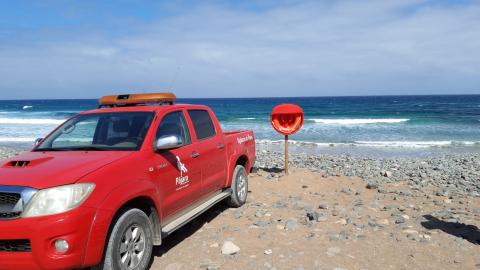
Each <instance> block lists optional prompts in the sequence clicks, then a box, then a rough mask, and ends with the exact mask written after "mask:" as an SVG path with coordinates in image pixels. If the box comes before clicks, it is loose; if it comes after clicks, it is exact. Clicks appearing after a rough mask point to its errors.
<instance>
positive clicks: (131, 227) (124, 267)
mask: <svg viewBox="0 0 480 270" xmlns="http://www.w3.org/2000/svg"><path fill="white" fill-rule="evenodd" d="M152 228H153V226H152V224H151V222H150V220H149V218H148V217H147V215H146V214H145V213H144V212H143V211H141V210H139V209H130V210H128V211H126V212H125V213H123V214H122V215H121V216H120V218H118V220H117V221H116V223H115V226H114V227H113V230H112V233H111V234H110V238H109V239H108V244H107V250H106V252H105V258H104V260H103V262H102V263H101V264H100V265H98V266H97V267H94V268H93V269H98V270H100V269H101V270H117V269H121V270H145V269H148V267H149V265H150V259H151V257H152V250H153V242H152V239H153V229H152Z"/></svg>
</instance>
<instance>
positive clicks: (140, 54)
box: [0, 0, 480, 98]
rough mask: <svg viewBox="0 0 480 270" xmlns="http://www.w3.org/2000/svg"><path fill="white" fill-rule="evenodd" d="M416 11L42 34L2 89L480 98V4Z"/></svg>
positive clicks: (331, 6)
mask: <svg viewBox="0 0 480 270" xmlns="http://www.w3.org/2000/svg"><path fill="white" fill-rule="evenodd" d="M423 2H424V1H415V0H411V1H341V2H330V1H325V2H318V1H315V2H307V3H304V4H296V5H292V4H290V5H285V6H280V7H277V8H273V9H270V10H267V11H261V12H259V11H252V10H245V9H229V8H226V7H219V6H200V7H197V8H195V9H193V10H188V11H184V12H183V13H180V14H178V15H176V16H170V17H165V18H159V19H158V20H156V21H154V22H152V23H149V24H142V25H139V26H138V27H137V28H136V31H135V32H134V34H132V31H128V32H129V34H123V35H114V36H112V35H110V34H109V32H108V30H109V29H101V28H100V29H96V31H94V32H87V31H80V30H78V31H73V32H72V31H69V32H62V33H60V34H52V33H51V32H50V30H49V29H45V30H44V31H45V32H46V33H48V35H46V36H48V38H45V40H41V42H40V41H33V42H32V43H31V44H22V45H18V44H16V45H15V46H14V45H13V43H5V44H3V46H2V45H1V44H0V48H1V49H0V74H2V75H1V77H2V80H1V81H0V89H2V92H3V91H6V97H8V98H16V97H19V96H20V97H29V96H30V95H31V94H32V93H33V95H34V97H36V98H46V97H91V98H94V97H97V96H99V95H101V94H105V93H116V92H118V91H121V92H125V91H126V90H130V89H136V90H138V91H143V90H148V91H161V90H165V89H166V88H167V87H169V86H170V84H171V82H172V80H173V78H174V77H176V76H177V77H178V78H177V81H176V84H175V91H176V92H177V93H178V94H179V96H183V97H220V96H221V97H230V96H235V97H237V96H296V95H360V94H415V93H422V94H429V93H450V94H454V93H480V52H479V50H478V48H480V27H478V25H480V5H479V3H478V2H472V3H470V4H463V5H456V6H452V5H422V3H423ZM110 30H111V29H110ZM55 33H56V32H55ZM35 36H40V39H41V37H42V36H41V35H40V34H38V33H36V35H35ZM175 73H178V74H177V75H175ZM39 90H40V91H39Z"/></svg>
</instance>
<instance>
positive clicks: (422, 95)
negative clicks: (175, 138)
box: [0, 92, 480, 101]
mask: <svg viewBox="0 0 480 270" xmlns="http://www.w3.org/2000/svg"><path fill="white" fill-rule="evenodd" d="M159 93H161V92H159ZM132 94H137V93H132ZM118 95H124V94H118ZM429 96H430V97H435V96H436V97H441V96H480V93H479V94H418V95H410V94H406V95H343V96H278V97H272V96H270V97H269V96H261V97H200V98H199V97H196V98H192V97H177V99H180V100H181V99H198V100H201V99H267V98H352V97H429ZM100 97H102V96H100ZM100 97H98V98H44V99H42V98H33V99H0V101H22V100H25V101H31V100H98V99H99V98H100Z"/></svg>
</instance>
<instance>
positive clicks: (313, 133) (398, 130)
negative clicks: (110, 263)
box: [0, 95, 480, 151]
mask: <svg viewBox="0 0 480 270" xmlns="http://www.w3.org/2000/svg"><path fill="white" fill-rule="evenodd" d="M179 103H197V104H205V105H208V106H210V107H212V109H213V110H214V111H215V113H216V114H217V116H218V118H219V119H220V121H221V123H222V126H223V127H224V129H252V130H254V131H255V134H256V137H257V139H259V140H260V142H262V143H264V144H273V145H275V141H277V140H281V139H282V136H280V135H278V134H276V133H275V132H274V131H273V129H272V127H271V126H270V123H269V114H270V112H271V110H272V108H273V107H274V106H276V105H278V104H282V103H295V104H297V105H299V106H301V107H302V108H303V109H304V111H305V124H304V126H303V128H302V130H301V131H300V132H298V133H297V134H295V135H293V136H291V140H293V141H294V143H295V142H296V143H297V144H300V145H306V144H308V145H315V146H319V147H332V146H336V147H339V149H343V148H345V147H347V148H348V147H351V146H363V147H374V148H382V147H389V148H392V147H393V148H400V149H410V150H408V151H411V149H416V148H452V149H455V148H471V149H477V148H480V95H473V96H471V95H470V96H461V95H453V96H382V97H302V98H242V99H179ZM96 104H97V100H9V101H0V145H4V146H13V145H24V146H29V145H30V144H31V143H32V142H33V141H34V139H35V138H38V137H43V136H45V134H47V133H48V132H49V131H50V130H52V129H53V128H54V127H55V126H56V125H58V124H60V123H61V122H62V121H64V120H65V119H66V118H68V117H70V116H72V115H75V114H76V113H78V112H80V111H83V110H88V109H93V108H95V107H96ZM475 151H476V150H475Z"/></svg>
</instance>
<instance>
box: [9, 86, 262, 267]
mask: <svg viewBox="0 0 480 270" xmlns="http://www.w3.org/2000/svg"><path fill="white" fill-rule="evenodd" d="M174 101H175V96H174V95H173V94H169V93H157V94H136V95H120V96H107V97H103V98H102V99H100V106H99V108H98V109H95V110H91V111H87V112H82V113H80V114H78V115H76V116H74V117H72V118H70V119H68V120H67V121H66V122H65V123H63V124H62V125H60V126H59V127H58V128H56V129H55V130H54V131H53V132H52V133H50V134H49V135H48V136H47V137H45V138H44V139H40V140H39V141H38V142H37V144H36V146H35V147H34V148H33V150H32V151H30V152H27V153H23V154H20V155H18V156H15V157H12V158H10V159H7V160H3V161H1V162H0V269H9V270H11V269H16V270H20V269H29V270H31V269H78V268H86V267H92V269H110V270H117V269H135V270H136V269H147V268H148V266H149V262H150V261H151V257H152V249H153V246H154V245H161V244H162V239H163V238H165V237H166V236H168V235H169V234H171V233H172V232H174V231H175V230H177V229H178V228H180V227H181V226H182V225H184V224H186V223H188V222H189V221H191V220H192V219H194V218H195V217H197V216H198V215H200V214H201V213H203V212H204V211H206V210H208V209H209V208H210V207H211V206H213V205H214V204H216V203H219V202H221V201H226V202H227V203H228V204H229V205H230V206H232V207H239V206H241V205H243V204H244V203H245V201H246V198H247V193H248V178H247V176H248V173H249V172H250V170H251V168H252V166H253V164H254V162H255V142H254V134H253V132H251V131H232V132H222V129H221V127H220V124H219V122H218V120H217V118H216V117H215V114H214V113H213V111H212V110H211V109H210V108H208V107H206V106H202V105H187V104H174Z"/></svg>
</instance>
